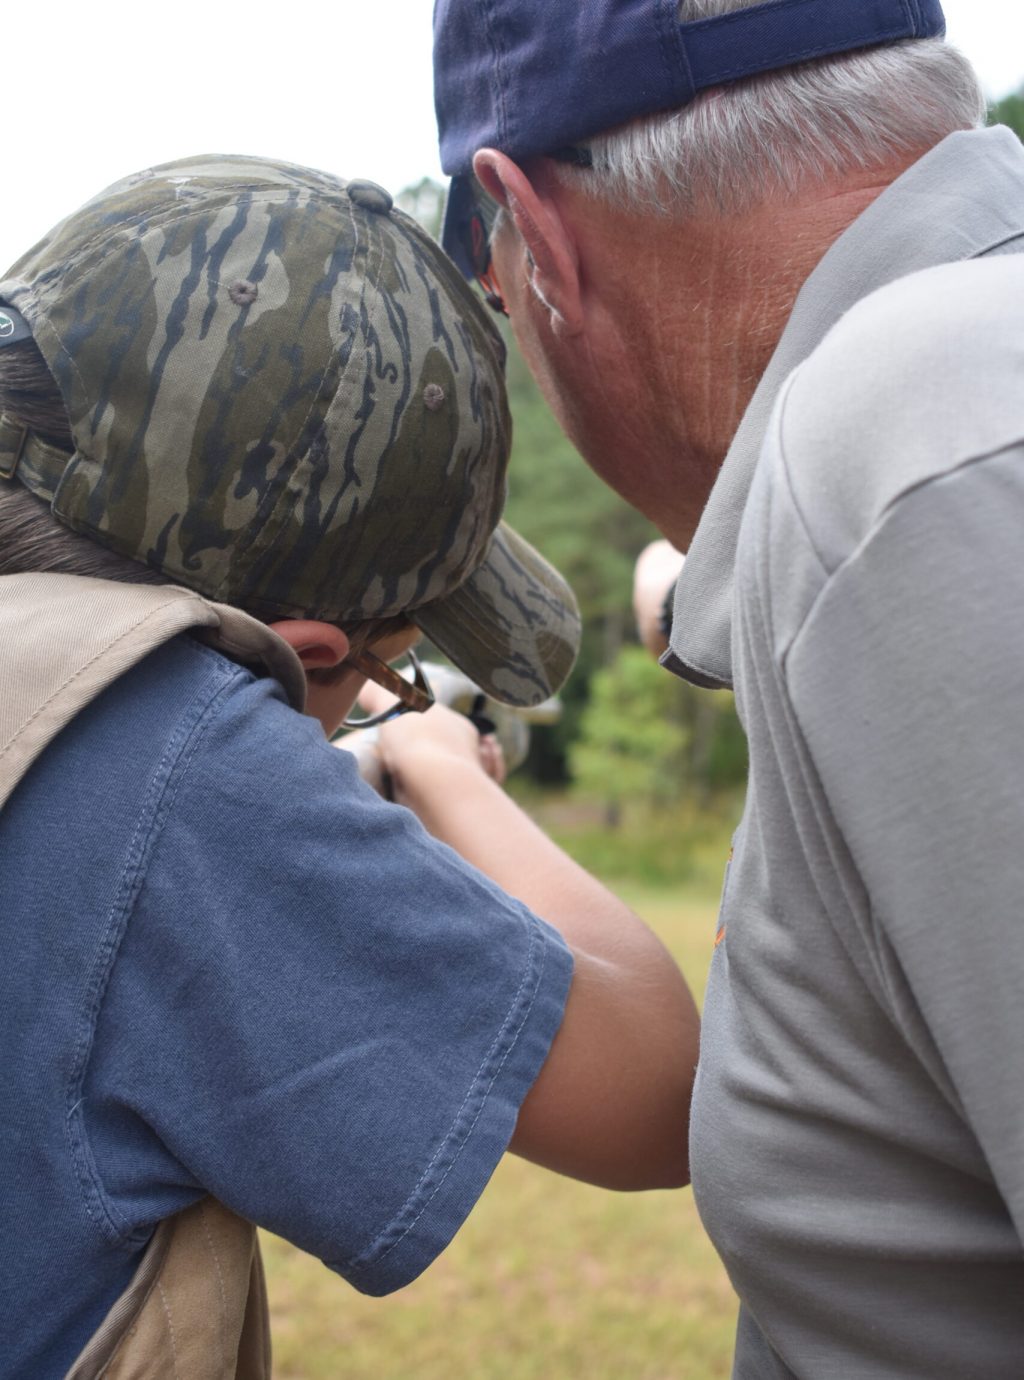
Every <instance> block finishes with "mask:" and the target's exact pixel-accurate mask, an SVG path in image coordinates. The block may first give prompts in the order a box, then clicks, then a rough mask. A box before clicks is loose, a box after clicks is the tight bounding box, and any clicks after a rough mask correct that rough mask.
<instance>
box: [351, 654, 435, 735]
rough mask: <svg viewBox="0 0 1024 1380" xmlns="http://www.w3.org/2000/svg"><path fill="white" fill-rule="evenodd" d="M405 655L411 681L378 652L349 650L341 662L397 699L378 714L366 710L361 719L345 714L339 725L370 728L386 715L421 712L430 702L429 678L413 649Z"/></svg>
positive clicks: (432, 700)
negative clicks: (383, 659) (411, 676)
mask: <svg viewBox="0 0 1024 1380" xmlns="http://www.w3.org/2000/svg"><path fill="white" fill-rule="evenodd" d="M405 657H406V659H407V660H408V662H409V665H410V666H411V667H412V672H413V678H412V680H411V681H409V680H406V678H405V677H404V676H403V675H402V674H401V673H400V672H398V671H396V670H395V669H394V667H393V666H389V665H388V663H387V662H386V661H382V660H381V659H380V657H379V656H374V654H373V653H372V652H367V651H362V652H350V653H349V654H348V656H347V657H346V658H345V660H344V662H343V663H342V664H343V665H345V666H351V667H353V668H354V669H355V670H356V671H358V672H359V673H360V675H364V676H365V677H366V678H367V680H372V681H373V682H374V684H375V685H379V686H380V687H381V689H382V690H387V692H388V693H389V694H391V695H394V696H395V697H396V699H397V701H398V703H397V704H393V705H391V706H390V708H388V709H384V710H381V712H380V713H379V714H368V715H367V716H366V718H365V719H357V718H354V717H353V716H352V715H349V717H348V718H347V719H344V720H343V721H342V727H343V728H373V727H375V726H376V725H377V724H383V723H386V722H387V721H388V720H389V719H397V718H398V716H399V715H400V714H425V713H426V711H427V710H428V709H429V708H430V706H431V705H432V704H433V703H434V692H433V691H432V690H431V688H430V682H429V681H428V680H427V677H426V675H425V674H424V671H423V667H422V665H421V664H420V661H419V658H418V657H417V656H416V653H415V652H411V651H410V652H406V653H405Z"/></svg>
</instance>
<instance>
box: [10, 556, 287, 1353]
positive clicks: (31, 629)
mask: <svg viewBox="0 0 1024 1380" xmlns="http://www.w3.org/2000/svg"><path fill="white" fill-rule="evenodd" d="M188 629H194V630H196V632H197V633H198V635H199V636H200V637H202V638H203V640H204V641H206V642H208V643H210V644H211V645H212V646H214V647H217V648H219V649H220V650H221V651H224V652H226V653H227V654H228V655H229V656H231V657H232V658H233V659H234V660H237V661H244V662H249V663H256V664H261V665H262V666H264V667H265V668H266V669H267V670H269V671H270V672H271V673H272V674H273V675H274V676H275V677H276V678H277V680H279V681H280V682H281V684H282V685H283V686H284V688H285V690H286V692H287V694H288V697H289V699H290V700H291V702H292V704H293V705H294V706H295V708H297V709H299V710H301V709H302V708H303V706H304V703H305V692H306V682H305V676H304V675H303V672H302V667H301V665H300V664H299V661H298V658H297V657H296V655H295V653H294V652H293V651H292V650H291V648H290V647H289V646H288V645H287V643H285V642H284V641H282V639H281V638H279V637H277V636H276V635H275V634H274V633H272V632H271V631H270V629H269V628H267V627H266V626H265V625H264V624H262V623H260V622H258V621H257V620H256V619H254V618H250V617H249V616H248V615H247V614H244V613H241V612H240V611H239V610H238V609H233V608H229V607H228V606H227V605H224V604H213V603H210V602H209V601H208V600H206V599H203V598H201V597H200V596H199V595H198V594H194V593H192V591H191V590H187V589H178V588H176V587H174V586H155V585H127V584H120V583H114V582H111V581H107V580H90V579H83V578H80V577H78V576H73V575H4V576H0V809H2V808H3V805H4V803H5V802H6V800H7V799H8V798H9V796H10V795H11V793H12V792H13V790H14V788H15V786H16V785H17V784H18V782H19V781H20V779H21V777H22V776H23V775H24V774H25V772H26V771H27V770H28V768H29V767H30V766H31V765H32V763H33V761H34V760H35V759H36V757H38V756H39V754H40V753H41V752H42V751H43V750H44V748H45V747H46V746H47V744H48V743H50V742H52V740H53V739H54V738H55V737H56V736H57V734H58V733H59V732H60V731H61V729H63V728H64V727H65V726H66V725H67V724H68V723H69V722H70V721H71V720H72V719H73V718H74V716H75V715H76V714H78V713H80V712H81V711H82V710H83V709H84V708H85V707H86V705H87V704H89V702H90V701H91V700H93V699H95V698H96V696H97V695H99V694H100V693H101V692H102V691H103V690H104V689H106V687H107V686H108V685H110V684H111V683H112V682H113V681H115V680H117V678H118V677H119V676H122V675H124V674H125V673H126V672H127V671H128V670H130V669H131V667H132V666H134V665H136V664H137V663H138V662H139V661H141V660H142V659H143V657H145V656H147V655H148V654H149V653H150V652H152V651H154V650H155V649H156V648H157V647H159V646H160V645H161V644H162V643H164V642H167V641H168V640H169V639H170V638H172V637H175V636H177V635H178V634H179V633H182V632H185V631H186V630H188ZM101 1376H102V1377H104V1380H268V1377H269V1376H270V1327H269V1313H268V1308H267V1294H266V1285H265V1281H264V1275H263V1264H262V1261H261V1259H260V1252H259V1244H258V1242H257V1239H256V1229H255V1227H254V1226H253V1225H252V1223H251V1222H244V1221H242V1219H241V1218H240V1217H236V1216H235V1215H234V1213H232V1212H229V1211H228V1209H227V1208H225V1207H223V1206H222V1205H221V1204H220V1203H218V1202H215V1201H214V1199H212V1198H204V1199H203V1200H202V1201H200V1202H198V1203H195V1204H194V1205H193V1206H192V1207H190V1208H188V1209H186V1210H185V1211H184V1212H181V1213H178V1215H177V1216H175V1217H171V1218H168V1219H167V1220H166V1221H164V1222H162V1223H161V1224H160V1226H159V1227H158V1228H157V1229H156V1231H155V1232H154V1234H153V1237H152V1239H151V1240H150V1242H149V1245H148V1246H147V1247H146V1250H145V1253H144V1254H143V1257H142V1261H141V1263H140V1264H139V1267H138V1269H137V1270H136V1272H135V1276H134V1278H133V1279H132V1281H131V1283H130V1284H129V1286H128V1288H127V1289H126V1290H125V1292H124V1293H123V1294H122V1295H121V1297H120V1298H119V1299H118V1300H117V1302H116V1303H115V1304H114V1306H113V1307H112V1308H111V1309H110V1312H109V1313H108V1314H107V1316H106V1318H105V1319H104V1320H103V1322H102V1324H101V1325H100V1327H99V1329H98V1331H97V1332H96V1333H95V1335H94V1336H93V1337H92V1338H91V1339H90V1340H89V1342H88V1343H87V1344H86V1346H85V1348H84V1349H83V1351H82V1352H81V1354H80V1355H79V1357H78V1359H77V1360H76V1361H75V1363H74V1365H73V1366H72V1367H71V1369H70V1370H69V1371H68V1373H67V1376H66V1380H99V1378H100V1377H101Z"/></svg>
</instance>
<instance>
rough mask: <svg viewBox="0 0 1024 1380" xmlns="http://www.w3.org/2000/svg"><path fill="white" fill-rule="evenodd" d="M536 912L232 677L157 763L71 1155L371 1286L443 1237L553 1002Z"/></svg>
mask: <svg viewBox="0 0 1024 1380" xmlns="http://www.w3.org/2000/svg"><path fill="white" fill-rule="evenodd" d="M570 977H571V958H570V955H569V953H568V951H567V949H566V947H565V945H564V944H563V943H562V941H561V940H560V938H559V937H558V936H557V934H556V933H555V932H554V931H553V930H552V929H550V928H549V927H548V926H547V925H545V924H544V923H543V922H541V921H540V920H538V919H537V918H536V917H535V916H534V915H532V914H531V913H530V912H529V911H528V910H527V909H526V908H525V907H523V906H522V905H520V904H519V903H517V902H516V901H514V900H512V899H511V898H509V897H508V896H506V895H505V894H504V893H503V892H501V891H500V890H499V889H498V888H497V887H495V886H494V885H493V884H492V883H491V882H489V881H488V880H487V879H486V878H485V877H483V876H482V875H481V874H480V873H478V872H476V871H475V870H474V869H472V868H471V867H469V866H468V865H466V864H465V863H463V862H462V861H461V860H460V859H459V858H458V857H457V856H456V854H454V853H453V852H452V851H451V850H449V849H448V848H446V847H444V846H443V845H441V844H439V843H437V842H436V841H435V840H433V839H432V838H431V837H430V836H429V835H428V834H427V833H426V832H425V831H424V830H423V829H422V828H421V827H420V825H419V824H418V822H417V821H416V820H415V818H414V817H413V816H412V815H411V814H410V813H409V812H408V811H406V810H404V809H402V808H400V807H398V806H395V805H390V804H387V803H385V802H383V801H381V800H380V799H378V797H377V796H376V795H375V794H374V793H373V792H372V791H371V790H370V789H369V788H368V787H366V786H364V784H363V783H362V782H361V781H360V780H359V778H358V775H357V773H356V770H355V767H354V765H353V760H352V758H351V757H350V755H349V754H347V753H343V752H339V751H337V749H335V748H332V747H331V746H330V745H329V744H327V743H326V742H325V741H324V739H323V735H322V733H321V731H320V729H319V726H318V725H317V724H315V723H314V722H313V721H312V720H309V719H306V718H304V717H303V716H301V715H298V714H296V713H295V712H294V711H293V710H291V709H290V708H288V707H287V706H286V705H285V704H284V703H282V702H281V701H280V700H279V699H278V698H277V697H276V695H275V693H274V691H273V688H272V683H270V682H254V681H252V679H251V678H250V677H248V675H247V674H245V673H240V674H239V676H238V677H236V678H235V680H234V681H233V682H232V685H231V688H230V691H229V692H228V693H226V694H224V695H222V696H221V697H220V699H219V701H218V703H217V704H216V705H215V706H214V707H212V708H211V711H210V712H209V713H208V714H207V716H206V721H205V723H204V725H203V727H202V730H201V732H199V733H197V734H195V735H193V738H192V740H191V741H190V743H189V746H188V748H187V750H186V751H185V752H183V754H182V757H181V760H180V761H178V763H177V764H176V766H175V768H174V770H173V772H172V773H171V775H170V777H169V780H168V783H167V787H166V790H165V792H164V798H163V802H162V805H161V809H160V811H159V813H158V819H157V824H156V826H155V832H154V837H153V839H152V840H151V844H150V848H149V852H148V860H147V863H146V867H145V873H144V877H143V879H142V883H141V886H140V887H139V889H138V895H137V898H136V900H135V902H134V906H133V909H132V913H131V916H130V920H129V923H128V926H127V928H126V931H125V936H124V939H123V941H122V944H121V948H120V951H119V954H118V957H117V961H116V963H115V965H114V967H113V971H112V975H111V979H110V983H109V988H108V990H107V992H106V995H105V998H104V1002H103V1008H102V1011H101V1013H100V1018H99V1022H98V1026H97V1031H96V1037H95V1047H94V1050H93V1054H92V1058H91V1061H90V1068H89V1075H88V1081H87V1088H86V1092H87V1096H88V1099H89V1105H90V1107H91V1113H90V1122H89V1124H90V1127H91V1132H90V1134H91V1144H92V1152H93V1155H94V1156H95V1159H96V1166H97V1173H98V1177H99V1179H100V1182H101V1183H102V1185H103V1187H104V1191H105V1193H106V1194H107V1196H108V1198H109V1200H110V1204H111V1208H112V1212H113V1214H114V1215H115V1217H116V1220H118V1221H119V1222H121V1223H122V1224H123V1225H124V1227H125V1230H126V1231H129V1232H130V1231H131V1230H133V1229H142V1228H144V1227H145V1226H146V1224H147V1222H149V1223H150V1224H151V1223H152V1221H153V1220H159V1217H160V1216H162V1215H166V1214H167V1212H169V1211H173V1210H176V1208H177V1207H179V1206H184V1204H185V1202H187V1201H188V1199H189V1197H190V1196H192V1197H194V1196H195V1195H196V1191H197V1190H199V1189H201V1190H203V1191H207V1192H210V1193H212V1194H213V1195H214V1196H215V1197H217V1198H218V1199H220V1200H221V1201H222V1202H224V1203H225V1204H226V1205H227V1206H229V1207H230V1208H232V1209H233V1210H234V1211H236V1212H238V1213H239V1214H241V1215H242V1216H244V1217H247V1218H249V1219H250V1220H252V1221H255V1222H257V1223H259V1224H260V1225H263V1226H265V1227H267V1228H269V1229H271V1230H272V1231H274V1232H276V1233H278V1234H280V1235H282V1236H284V1237H286V1238H287V1239H288V1240H290V1241H292V1242H294V1243H295V1244H297V1245H298V1246H300V1247H302V1248H303V1249H305V1250H307V1251H309V1252H311V1253H313V1254H315V1255H317V1256H319V1257H320V1258H321V1259H322V1260H323V1261H324V1262H325V1263H326V1264H328V1265H329V1266H330V1267H331V1268H332V1269H334V1270H337V1271H338V1272H339V1273H341V1274H342V1275H344V1276H345V1277H346V1278H347V1279H348V1280H349V1281H350V1282H351V1283H352V1284H354V1285H355V1286H356V1287H357V1288H359V1289H361V1290H363V1291H365V1292H368V1293H374V1294H380V1293H387V1292H389V1291H390V1290H393V1289H396V1288H398V1287H400V1286H401V1285H403V1284H405V1283H407V1282H408V1281H409V1280H410V1279H412V1278H414V1277H415V1276H416V1275H417V1274H418V1273H419V1272H420V1271H421V1270H422V1269H424V1268H425V1266H426V1265H427V1264H429V1263H430V1261H431V1260H432V1259H433V1258H434V1257H435V1256H436V1255H437V1254H438V1252H439V1251H441V1250H442V1249H443V1248H444V1247H445V1245H447V1243H448V1241H449V1240H450V1239H451V1237H452V1236H453V1235H454V1233H455V1232H456V1231H457V1229H458V1227H459V1226H460V1225H461V1223H462V1221H463V1219H464V1218H465V1216H466V1215H467V1213H468V1212H469V1210H470V1209H471V1207H472V1206H473V1204H474V1202H475V1201H476V1199H477V1197H478V1196H479V1194H480V1193H481V1191H482V1189H483V1188H484V1186H485V1184H486V1182H487V1180H488V1178H489V1177H490V1175H491V1173H492V1172H493V1170H494V1168H495V1165H496V1164H497V1161H498V1160H499V1158H500V1157H501V1155H502V1153H503V1152H504V1150H505V1148H506V1146H507V1143H508V1140H509V1138H510V1136H511V1134H512V1131H513V1129H514V1126H515V1121H516V1117H517V1115H518V1110H519V1106H520V1104H521V1102H522V1099H523V1097H524V1096H525V1094H526V1093H527V1091H528V1090H529V1088H530V1087H531V1085H532V1083H533V1082H534V1080H535V1078H536V1076H537V1073H538V1072H539V1070H540V1067H541V1065H542V1063H543V1062H544V1059H545V1058H546V1055H547V1052H548V1049H549V1047H550V1044H551V1041H552V1039H553V1037H554V1035H555V1033H556V1031H557V1029H558V1026H559V1024H560V1021H561V1016H562V1011H563V1006H564V1001H565V997H566V993H567V990H568V985H569V981H570Z"/></svg>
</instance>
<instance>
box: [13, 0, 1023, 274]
mask: <svg viewBox="0 0 1024 1380" xmlns="http://www.w3.org/2000/svg"><path fill="white" fill-rule="evenodd" d="M580 3H584V4H585V3H586V0H580ZM432 9H433V5H432V3H431V0H377V3H376V4H373V3H370V4H367V3H365V0H334V3H333V4H331V5H325V4H323V3H322V2H319V0H318V2H317V3H313V0H286V3H285V4H284V5H281V4H273V5H271V4H266V3H263V0H247V3H246V4H245V5H244V6H243V5H241V4H239V3H238V2H237V0H234V3H224V0H205V3H203V2H202V0H176V3H175V4H173V5H171V6H155V5H151V4H147V3H146V0H132V2H131V3H128V2H127V0H91V2H87V3H82V2H81V0H75V2H74V3H68V0H57V3H55V4H51V5H50V6H48V7H46V8H45V9H44V8H43V7H41V6H40V5H38V4H37V5H29V4H27V3H24V2H23V3H20V4H18V3H15V0H7V3H6V4H5V5H4V43H3V47H4V69H5V70H4V76H3V83H2V91H3V96H4V102H3V107H4V115H5V120H4V152H3V158H2V163H0V167H2V170H3V188H2V192H0V265H2V266H6V265H7V264H9V263H10V262H12V261H13V260H14V259H15V258H16V257H17V256H18V255H19V254H20V253H22V251H23V250H25V249H27V248H28V247H29V245H31V244H32V243H33V242H34V241H35V240H36V239H38V238H39V236H40V235H42V234H43V233H44V232H45V231H46V230H48V229H49V228H50V226H51V225H52V224H54V223H55V222H56V221H57V220H59V219H60V218H61V216H63V215H65V214H67V212H69V211H71V210H73V209H74V207H76V206H77V205H79V204H80V203H81V202H83V201H85V200H86V199H87V198H88V197H90V196H92V195H93V194H94V193H95V192H98V191H99V190H100V189H101V188H103V187H105V186H106V185H107V184H108V183H110V182H112V181H114V180H115V179H116V178H118V177H121V176H122V175H124V174H125V173H129V172H134V171H136V170H137V169H139V168H143V167H146V166H147V165H149V164H152V163H160V162H165V161H167V160H169V159H172V158H180V157H183V156H185V155H186V154H195V153H205V152H211V151H217V152H223V153H256V154H266V155H270V156H274V157H278V158H285V159H289V160H290V161H292V162H295V163H306V164H309V165H310V166H312V167H319V168H325V169H327V170H328V171H331V172H335V173H338V174H340V175H341V176H343V177H370V178H373V179H374V180H375V181H377V182H380V183H382V184H384V185H385V186H387V187H389V188H390V189H391V190H392V191H398V190H399V189H400V188H402V187H404V186H406V185H408V184H409V183H411V182H416V181H418V180H419V178H421V177H422V176H424V175H425V174H428V175H431V176H434V177H440V176H441V169H440V165H439V163H438V160H437V149H436V144H435V131H434V112H433V103H432V97H431V77H430V47H431V38H430V25H431V12H432ZM945 11H946V17H947V21H948V25H949V37H950V40H951V41H952V42H955V43H957V44H958V45H959V46H960V47H961V48H963V49H964V51H965V52H966V53H967V54H968V55H969V56H970V57H971V58H972V59H973V61H974V63H975V65H976V67H977V68H978V70H979V72H980V73H981V77H982V81H983V82H984V84H985V87H986V90H987V91H988V92H989V94H990V95H991V96H993V97H998V96H1001V95H1004V94H1005V93H1006V92H1007V91H1010V90H1013V89H1015V88H1016V87H1018V86H1020V85H1021V83H1022V82H1024V4H1021V0H945ZM150 16H151V17H150Z"/></svg>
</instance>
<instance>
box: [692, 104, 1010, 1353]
mask: <svg viewBox="0 0 1024 1380" xmlns="http://www.w3.org/2000/svg"><path fill="white" fill-rule="evenodd" d="M1021 250H1024V150H1022V149H1021V147H1020V145H1019V144H1018V143H1017V141H1016V139H1015V138H1014V137H1013V136H1011V135H1010V134H1009V133H1008V132H1007V131H1004V130H995V131H988V132H984V133H972V134H961V135H955V136H953V137H952V138H950V139H948V140H946V141H945V143H943V144H942V145H940V146H939V148H938V149H936V150H935V151H933V152H932V153H931V154H929V155H928V156H927V157H926V158H924V159H923V160H921V162H919V163H918V164H917V165H915V167H914V168H912V169H911V170H910V172H909V173H907V174H906V175H905V176H904V177H903V178H901V179H900V181H899V182H897V183H896V184H895V185H894V186H893V187H891V188H890V189H889V190H888V191H887V192H886V193H885V194H884V195H883V196H882V197H881V198H879V200H878V201H877V202H876V203H875V204H874V205H873V206H872V207H871V208H870V209H869V210H868V211H867V212H866V213H865V214H864V215H863V216H862V217H861V218H860V220H858V221H857V223H856V224H855V225H854V226H853V227H851V229H850V230H849V231H848V232H847V234H846V235H844V236H843V238H842V239H841V240H840V241H838V243H837V244H836V245H835V246H834V247H833V249H832V250H831V251H830V253H829V254H828V255H827V256H826V258H825V259H824V260H823V262H822V264H821V265H820V266H819V268H818V269H817V270H816V271H815V273H814V275H813V276H812V278H811V279H810V280H809V282H808V284H807V285H806V287H805V288H804V291H803V293H802V294H801V297H800V299H799V301H798V303H797V306H796V308H795V310H794V313H793V316H792V319H791V321H790V323H789V326H788V328H787V331H786V333H785V335H784V337H783V339H782V342H781V343H780V346H779V350H778V352H777V354H776V357H775V359H774V361H773V363H772V365H771V367H770V369H769V371H768V373H767V375H766V377H765V380H764V382H763V384H762V387H761V389H760V390H759V393H758V395H757V396H756V397H755V399H754V402H753V404H752V406H751V409H750V411H749V412H748V414H747V417H746V418H745V420H744V423H743V426H742V427H741V429H740V432H739V433H738V435H737V439H736V443H735V445H734V447H733V449H732V451H731V452H730V455H729V458H728V459H727V461H726V464H725V466H724V467H723V471H722V474H721V476H720V480H719V483H718V485H717V487H716V490H715V493H714V494H713V496H712V499H711V501H710V503H709V505H708V510H707V513H706V516H705V519H704V522H703V523H702V526H701V530H700V532H699V533H698V536H697V539H696V540H695V542H694V546H693V549H692V551H691V554H690V557H689V560H688V562H687V566H686V570H685V574H684V577H683V579H682V580H681V581H680V587H679V591H678V597H677V603H676V616H675V622H674V629H673V650H672V654H671V659H672V660H673V668H674V669H677V670H680V671H681V672H682V673H684V674H688V675H689V676H690V678H691V679H694V680H696V681H698V683H712V684H722V683H725V684H729V683H731V682H734V684H735V689H736V694H737V702H738V706H739V709H740V713H741V716H742V718H743V722H744V726H745V728H746V731H747V735H748V739H749V744H750V758H751V768H750V783H749V790H748V797H747V805H746V810H745V812H744V817H743V822H742V824H741V826H740V829H739V830H738V832H737V837H736V840H735V850H734V856H733V859H732V862H731V865H730V867H729V870H728V874H727V878H726V886H725V891H724V895H723V901H722V910H721V915H720V918H719V942H718V944H717V946H716V949H715V956H714V959H713V961H712V966H711V974H710V979H709V985H708V992H707V998H706V1004H705V1015H704V1027H703V1035H702V1043H701V1060H700V1068H699V1072H698V1079H697V1088H696V1093H695V1101H694V1112H693V1131H692V1146H691V1156H692V1167H693V1178H694V1190H695V1194H696V1197H697V1203H698V1206H699V1208H700V1211H701V1215H702V1217H703V1219H704V1222H705V1225H706V1226H707V1229H708V1231H709V1233H710V1235H711V1236H712V1238H713V1240H714V1241H715V1244H716V1245H717V1247H718V1249H719V1251H720V1252H721V1254H722V1257H723V1259H724V1260H725V1263H726V1266H727V1268H728V1270H729V1273H730V1275H731V1277H732V1280H733V1282H734V1284H735V1286H736V1289H737V1292H738V1293H739V1295H740V1298H741V1300H742V1305H743V1306H742V1308H741V1315H740V1324H739V1332H738V1339H737V1353H736V1363H735V1371H734V1375H735V1376H737V1377H742V1380H771V1378H772V1377H791V1376H800V1377H805V1378H806V1380H831V1378H832V1377H835V1380H867V1378H868V1377H871V1378H872V1380H874V1378H875V1377H900V1380H970V1378H971V1377H977V1380H1011V1378H1012V1380H1020V1377H1022V1376H1024V1247H1022V1240H1024V635H1022V625H1024V259H1020V258H1017V257H1016V255H1017V254H1018V253H1019V252H1020V251H1021ZM919 270H923V271H919ZM907 275H910V276H907ZM876 289H877V290H876ZM837 323H838V324H837ZM794 370H795V372H794Z"/></svg>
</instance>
